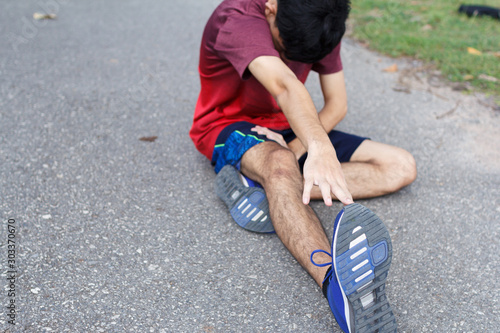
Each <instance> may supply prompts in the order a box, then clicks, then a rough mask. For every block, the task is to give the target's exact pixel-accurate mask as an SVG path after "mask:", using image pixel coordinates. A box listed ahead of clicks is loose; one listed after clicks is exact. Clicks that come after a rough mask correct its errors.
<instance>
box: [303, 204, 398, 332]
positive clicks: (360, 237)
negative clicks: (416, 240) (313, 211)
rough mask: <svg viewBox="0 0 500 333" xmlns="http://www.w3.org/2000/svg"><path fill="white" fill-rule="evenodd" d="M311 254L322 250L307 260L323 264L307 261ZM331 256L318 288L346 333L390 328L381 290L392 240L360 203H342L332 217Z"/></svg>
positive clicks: (391, 322)
mask: <svg viewBox="0 0 500 333" xmlns="http://www.w3.org/2000/svg"><path fill="white" fill-rule="evenodd" d="M317 252H325V251H323V250H316V251H314V252H313V253H312V254H311V261H312V262H313V264H315V265H317V266H326V265H329V264H321V265H318V264H316V263H315V262H314V261H313V255H314V254H315V253H317ZM328 254H329V253H328ZM329 255H330V254H329ZM331 256H332V258H333V259H332V269H330V270H329V271H328V273H327V274H326V277H325V280H324V281H323V292H324V293H325V296H326V297H327V299H328V303H329V304H330V308H331V309H332V312H333V314H334V316H335V319H336V320H337V323H338V324H339V326H340V328H341V329H342V330H343V331H344V332H346V333H353V332H358V333H359V332H372V333H375V332H377V333H382V332H396V328H397V325H396V320H395V318H394V314H393V313H392V310H391V306H390V305H389V302H388V300H387V296H386V294H385V280H386V279H387V274H388V272H389V266H390V264H391V258H392V244H391V239H390V236H389V232H388V231H387V229H386V227H385V225H384V223H383V222H382V221H381V220H380V219H379V218H378V217H377V216H376V215H375V214H374V213H372V212H371V211H370V210H369V209H368V208H365V207H363V206H361V205H360V204H351V205H348V206H345V207H344V209H342V211H341V212H340V213H339V214H338V215H337V219H336V220H335V227H334V234H333V242H332V253H331Z"/></svg>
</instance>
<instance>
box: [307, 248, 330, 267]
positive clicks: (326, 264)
mask: <svg viewBox="0 0 500 333" xmlns="http://www.w3.org/2000/svg"><path fill="white" fill-rule="evenodd" d="M320 252H321V253H324V254H327V255H328V256H329V257H330V258H332V260H333V256H332V254H331V253H328V252H326V251H325V250H314V251H313V252H312V253H311V262H312V263H313V265H314V266H318V267H326V266H328V265H331V264H332V263H331V262H327V263H324V264H317V263H316V262H315V261H314V259H313V256H314V255H315V254H316V253H320Z"/></svg>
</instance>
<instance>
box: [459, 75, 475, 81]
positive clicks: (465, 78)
mask: <svg viewBox="0 0 500 333" xmlns="http://www.w3.org/2000/svg"><path fill="white" fill-rule="evenodd" d="M462 78H463V79H464V80H465V81H469V80H472V79H473V78H474V75H470V74H467V75H464V76H463V77H462Z"/></svg>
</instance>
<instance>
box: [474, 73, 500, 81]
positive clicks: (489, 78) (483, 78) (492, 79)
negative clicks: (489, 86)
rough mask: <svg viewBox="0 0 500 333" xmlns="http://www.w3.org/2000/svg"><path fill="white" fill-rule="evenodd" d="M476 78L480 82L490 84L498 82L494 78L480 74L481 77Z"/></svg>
mask: <svg viewBox="0 0 500 333" xmlns="http://www.w3.org/2000/svg"><path fill="white" fill-rule="evenodd" d="M478 78H479V79H480V80H484V81H490V82H498V81H500V80H498V79H497V78H496V77H493V76H489V75H486V74H481V75H479V76H478Z"/></svg>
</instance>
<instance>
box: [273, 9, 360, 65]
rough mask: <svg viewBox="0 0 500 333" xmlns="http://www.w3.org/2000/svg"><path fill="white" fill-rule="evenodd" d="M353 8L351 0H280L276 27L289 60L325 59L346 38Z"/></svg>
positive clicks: (308, 61) (310, 61)
mask: <svg viewBox="0 0 500 333" xmlns="http://www.w3.org/2000/svg"><path fill="white" fill-rule="evenodd" d="M350 9H351V7H350V1H349V0H278V11H277V13H276V25H277V27H278V31H279V33H280V37H281V39H282V41H283V46H284V48H285V56H286V58H288V59H290V60H294V61H300V62H305V63H314V62H317V61H319V60H321V59H323V58H324V57H325V56H326V55H327V54H329V53H330V52H332V50H333V49H334V48H335V47H336V46H337V45H338V44H339V43H340V40H341V39H342V36H344V33H345V29H346V27H345V21H346V20H347V16H348V15H349V11H350Z"/></svg>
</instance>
